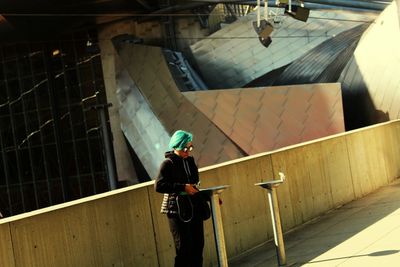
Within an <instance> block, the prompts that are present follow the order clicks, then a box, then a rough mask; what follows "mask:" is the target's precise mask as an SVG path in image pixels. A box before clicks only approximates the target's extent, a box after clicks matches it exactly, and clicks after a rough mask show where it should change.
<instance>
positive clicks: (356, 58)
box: [339, 0, 400, 129]
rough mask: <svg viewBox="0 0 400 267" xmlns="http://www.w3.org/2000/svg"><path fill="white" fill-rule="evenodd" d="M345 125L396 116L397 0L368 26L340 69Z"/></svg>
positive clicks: (399, 78) (399, 87) (399, 64)
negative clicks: (343, 66)
mask: <svg viewBox="0 0 400 267" xmlns="http://www.w3.org/2000/svg"><path fill="white" fill-rule="evenodd" d="M339 82H341V83H342V88H343V98H344V102H343V104H344V111H345V114H346V128H348V129H353V128H359V127H362V126H365V125H369V124H374V123H378V122H381V121H386V120H391V119H398V118H400V105H399V103H400V1H399V0H395V1H393V2H392V4H391V5H390V6H389V7H387V8H386V9H385V10H384V11H383V12H382V13H381V15H380V16H379V17H378V18H377V19H376V21H375V22H374V23H373V24H372V25H371V26H370V27H369V28H368V30H367V31H366V32H365V34H364V35H363V37H362V39H361V41H360V43H359V44H358V46H357V48H356V50H355V52H354V55H353V56H352V57H351V59H350V61H349V63H348V64H347V66H346V68H345V69H344V71H343V73H342V75H341V77H340V79H339Z"/></svg>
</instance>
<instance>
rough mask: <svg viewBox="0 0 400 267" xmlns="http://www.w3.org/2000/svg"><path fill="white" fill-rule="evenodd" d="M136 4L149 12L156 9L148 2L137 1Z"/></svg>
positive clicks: (143, 0)
mask: <svg viewBox="0 0 400 267" xmlns="http://www.w3.org/2000/svg"><path fill="white" fill-rule="evenodd" d="M136 2H138V3H139V4H140V5H141V6H142V7H144V8H145V9H147V10H153V9H154V8H153V7H152V6H151V5H149V3H147V1H146V0H136Z"/></svg>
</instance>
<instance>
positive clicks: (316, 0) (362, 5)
mask: <svg viewBox="0 0 400 267" xmlns="http://www.w3.org/2000/svg"><path fill="white" fill-rule="evenodd" d="M193 2H194V1H193ZM196 2H202V3H208V4H215V3H221V4H229V3H230V4H246V5H256V4H257V1H256V0H252V1H244V0H196ZM296 2H297V1H294V0H293V3H296ZM303 2H304V3H312V4H320V5H327V6H338V7H349V8H359V9H370V10H383V9H385V7H387V6H388V4H390V2H391V1H388V0H383V1H379V0H305V1H303ZM261 3H262V4H263V1H261ZM268 5H271V6H274V5H275V0H273V1H272V0H269V1H268Z"/></svg>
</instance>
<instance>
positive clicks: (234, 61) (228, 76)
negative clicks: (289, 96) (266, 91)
mask: <svg viewBox="0 0 400 267" xmlns="http://www.w3.org/2000/svg"><path fill="white" fill-rule="evenodd" d="M269 10H272V11H274V12H279V9H276V8H270V9H269ZM375 17H376V14H372V13H361V12H354V11H344V10H326V11H319V10H312V11H311V13H310V18H309V19H308V21H307V23H304V22H302V21H298V20H295V19H293V18H292V17H289V16H280V17H279V18H280V20H281V22H280V23H276V24H275V23H274V28H275V29H274V31H273V32H272V34H271V38H272V44H271V45H270V46H269V47H268V48H265V47H264V46H262V45H261V43H260V42H259V40H258V36H257V34H256V32H255V30H254V29H253V25H252V23H253V21H255V20H256V14H255V12H253V13H250V14H249V15H247V16H245V17H241V18H240V19H239V20H237V21H236V22H234V23H232V24H230V25H228V26H226V27H224V28H223V29H221V30H219V31H218V32H216V33H214V34H212V35H210V36H209V37H208V38H206V39H205V40H201V41H199V42H197V43H196V44H194V45H192V46H191V50H192V53H193V56H194V58H195V60H196V62H197V66H198V67H199V69H200V71H201V74H202V77H203V78H204V81H205V83H206V84H207V85H208V86H209V87H210V88H215V89H217V88H220V89H221V88H238V87H243V86H244V85H246V84H248V83H249V82H251V81H252V80H254V79H256V78H258V77H260V76H262V75H264V74H265V73H268V72H270V71H272V70H274V69H277V68H280V67H282V66H285V65H287V64H289V63H291V62H293V61H294V60H296V59H298V58H299V57H301V56H302V55H304V54H305V53H306V52H308V51H309V50H311V49H312V48H314V47H316V46H317V45H319V44H321V43H322V42H324V41H326V40H328V39H330V38H332V37H333V36H336V35H337V34H339V33H341V32H343V31H345V30H348V29H351V28H353V27H355V26H357V25H360V23H363V22H369V21H373V19H374V18H375Z"/></svg>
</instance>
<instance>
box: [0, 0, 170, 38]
mask: <svg viewBox="0 0 400 267" xmlns="http://www.w3.org/2000/svg"><path fill="white" fill-rule="evenodd" d="M158 2H166V1H158V0H57V1H54V0H53V1H52V0H35V1H32V0H1V1H0V15H1V17H0V41H3V42H4V41H9V40H19V39H24V40H26V39H32V38H43V37H44V36H46V35H48V34H49V33H52V36H54V35H55V34H63V33H66V32H69V31H73V30H78V29H82V28H87V27H90V26H93V25H94V24H95V23H96V20H97V19H98V18H99V17H102V16H106V17H109V18H112V17H114V16H115V17H118V18H120V17H121V15H122V16H126V15H128V14H144V13H152V12H155V11H157V10H159V9H161V8H163V5H162V4H159V3H158Z"/></svg>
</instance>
